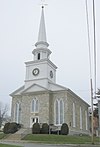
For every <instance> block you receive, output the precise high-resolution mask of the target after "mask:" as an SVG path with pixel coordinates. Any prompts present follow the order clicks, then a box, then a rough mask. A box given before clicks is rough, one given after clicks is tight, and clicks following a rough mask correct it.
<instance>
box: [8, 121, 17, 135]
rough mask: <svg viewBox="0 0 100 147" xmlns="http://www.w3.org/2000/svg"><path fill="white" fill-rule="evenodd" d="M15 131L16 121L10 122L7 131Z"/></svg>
mask: <svg viewBox="0 0 100 147" xmlns="http://www.w3.org/2000/svg"><path fill="white" fill-rule="evenodd" d="M17 131H18V126H17V123H15V122H13V123H10V125H9V130H8V132H9V133H15V132H17Z"/></svg>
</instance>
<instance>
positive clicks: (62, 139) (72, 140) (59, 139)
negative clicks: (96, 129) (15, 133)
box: [24, 134, 99, 144]
mask: <svg viewBox="0 0 100 147" xmlns="http://www.w3.org/2000/svg"><path fill="white" fill-rule="evenodd" d="M24 140H28V141H34V142H39V143H50V144H91V137H90V136H66V135H53V134H52V135H43V134H30V135H27V136H26V137H25V138H24ZM94 142H95V143H96V144H99V138H97V137H95V138H94Z"/></svg>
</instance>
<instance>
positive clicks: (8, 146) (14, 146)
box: [0, 144, 20, 147]
mask: <svg viewBox="0 0 100 147" xmlns="http://www.w3.org/2000/svg"><path fill="white" fill-rule="evenodd" d="M0 147H20V146H16V145H8V144H0Z"/></svg>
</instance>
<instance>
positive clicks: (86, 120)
mask: <svg viewBox="0 0 100 147" xmlns="http://www.w3.org/2000/svg"><path fill="white" fill-rule="evenodd" d="M87 117H88V115H87V111H86V110H85V123H86V130H88V119H87Z"/></svg>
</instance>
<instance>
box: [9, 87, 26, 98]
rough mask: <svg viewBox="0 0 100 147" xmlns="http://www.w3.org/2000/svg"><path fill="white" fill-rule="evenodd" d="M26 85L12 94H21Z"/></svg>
mask: <svg viewBox="0 0 100 147" xmlns="http://www.w3.org/2000/svg"><path fill="white" fill-rule="evenodd" d="M24 88H25V86H24V85H23V86H22V87H20V88H18V89H17V90H16V91H14V92H13V93H11V94H10V96H14V95H20V94H21V92H22V91H23V90H24Z"/></svg>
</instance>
